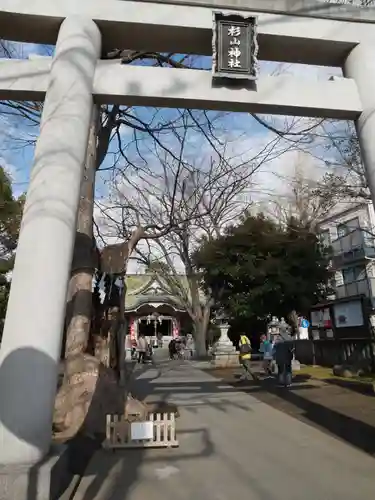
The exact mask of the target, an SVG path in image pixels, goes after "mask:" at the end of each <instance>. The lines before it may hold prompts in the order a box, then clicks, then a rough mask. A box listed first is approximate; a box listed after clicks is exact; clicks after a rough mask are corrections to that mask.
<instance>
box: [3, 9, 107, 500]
mask: <svg viewBox="0 0 375 500" xmlns="http://www.w3.org/2000/svg"><path fill="white" fill-rule="evenodd" d="M100 52H101V34H100V31H99V29H98V27H97V25H96V24H95V23H94V22H93V21H92V20H91V19H87V18H82V17H69V18H66V19H65V20H64V22H63V23H62V25H61V27H60V30H59V35H58V39H57V44H56V51H55V55H54V58H53V61H52V67H51V73H50V82H49V86H48V90H47V94H46V99H45V103H44V109H43V115H42V120H41V126H40V136H39V139H38V142H37V145H36V149H35V159H34V165H33V169H32V173H31V179H30V187H29V190H28V193H27V198H26V204H25V208H24V213H23V217H22V223H21V231H20V236H19V242H18V247H17V255H16V260H15V266H14V271H13V276H12V287H11V291H10V297H9V303H8V310H7V315H6V320H5V327H4V332H3V339H2V344H1V348H0V464H1V469H0V497H1V498H2V499H3V498H13V499H14V500H15V499H17V500H19V499H21V500H23V499H24V498H33V500H34V499H39V498H40V499H43V500H45V499H47V498H48V497H47V496H45V495H46V491H41V490H40V488H41V486H40V485H39V484H34V485H33V484H31V482H32V481H31V479H30V480H29V482H28V484H27V486H25V484H24V482H25V481H24V480H23V479H22V478H21V477H20V481H21V482H18V485H17V484H16V485H14V484H11V479H10V478H8V482H7V478H6V475H5V472H6V470H9V473H10V472H11V470H12V468H13V469H14V468H17V467H18V469H19V471H18V473H19V475H20V476H23V475H24V474H22V471H21V469H22V467H24V468H27V467H29V468H30V467H31V466H34V468H35V467H36V464H38V463H40V462H41V460H43V459H45V457H46V455H47V454H48V452H49V449H50V445H51V430H52V416H53V407H54V400H55V395H56V384H57V374H58V364H59V358H60V350H61V341H62V331H63V325H64V315H65V302H66V293H67V286H68V281H69V275H70V266H71V261H72V253H73V247H74V239H75V229H76V219H77V212H78V204H79V193H80V184H81V179H82V175H83V171H84V161H85V155H86V148H87V141H88V134H89V127H90V120H91V115H92V112H93V97H92V93H93V80H94V74H95V68H96V65H97V61H98V58H99V57H100ZM20 468H21V469H20ZM22 470H24V469H22ZM25 470H26V469H25ZM4 471H5V472H4ZM29 475H30V474H29ZM36 476H37V475H36ZM5 483H7V484H5ZM25 487H26V489H27V490H28V491H26V493H25V492H24V489H25ZM14 488H16V490H14ZM30 488H31V490H32V491H30ZM42 489H43V488H42ZM25 495H26V496H25Z"/></svg>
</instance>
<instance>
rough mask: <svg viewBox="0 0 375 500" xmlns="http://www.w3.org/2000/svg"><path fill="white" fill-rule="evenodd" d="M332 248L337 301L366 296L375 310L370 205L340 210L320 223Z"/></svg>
mask: <svg viewBox="0 0 375 500" xmlns="http://www.w3.org/2000/svg"><path fill="white" fill-rule="evenodd" d="M319 228H320V234H321V238H322V241H323V242H324V243H326V244H327V245H329V246H330V247H331V248H332V254H333V255H332V267H333V269H334V279H333V283H332V285H333V288H334V290H335V297H332V298H336V299H342V298H347V297H354V296H358V295H365V296H366V297H368V298H369V299H370V300H371V303H372V307H373V308H374V309H375V211H374V207H373V205H372V203H371V202H367V201H364V202H361V203H352V204H347V205H346V206H344V207H342V206H341V207H338V208H337V210H336V211H334V212H332V213H331V214H330V215H329V216H328V217H327V218H325V219H324V220H322V221H321V222H320V224H319Z"/></svg>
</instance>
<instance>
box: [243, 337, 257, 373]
mask: <svg viewBox="0 0 375 500" xmlns="http://www.w3.org/2000/svg"><path fill="white" fill-rule="evenodd" d="M238 348H239V351H240V363H241V365H242V367H243V370H244V373H243V375H242V376H241V377H240V381H243V380H249V379H250V378H251V379H252V380H258V377H257V376H256V375H255V373H254V372H253V371H252V369H251V361H250V360H251V342H250V340H249V338H248V337H247V336H246V335H245V334H241V336H240V341H239V345H238Z"/></svg>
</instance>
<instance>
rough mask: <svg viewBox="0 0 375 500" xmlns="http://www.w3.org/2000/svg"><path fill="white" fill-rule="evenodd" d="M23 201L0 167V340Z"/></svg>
mask: <svg viewBox="0 0 375 500" xmlns="http://www.w3.org/2000/svg"><path fill="white" fill-rule="evenodd" d="M23 201H24V200H23V197H21V198H19V199H16V198H15V197H14V195H13V191H12V184H11V181H10V179H9V177H8V175H7V174H6V172H5V170H4V168H3V167H1V166H0V338H1V334H2V331H3V327H4V319H5V314H6V308H7V303H8V296H9V290H10V279H9V273H10V271H11V270H12V269H13V263H14V253H15V250H16V247H17V239H18V232H19V227H20V222H21V215H22V206H23Z"/></svg>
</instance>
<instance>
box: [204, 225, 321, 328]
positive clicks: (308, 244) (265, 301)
mask: <svg viewBox="0 0 375 500" xmlns="http://www.w3.org/2000/svg"><path fill="white" fill-rule="evenodd" d="M195 263H196V266H197V268H198V269H199V270H200V271H201V273H202V279H203V286H204V287H205V288H206V289H209V290H210V291H211V292H213V293H214V296H215V299H216V304H217V305H218V306H220V307H223V308H224V309H225V310H226V311H227V313H228V314H229V315H230V317H231V318H232V319H233V320H238V319H240V318H243V319H246V320H249V321H254V320H259V319H266V318H267V317H268V316H269V315H271V314H275V315H277V316H284V317H287V316H288V315H289V314H290V313H291V312H292V311H297V312H298V313H300V314H306V313H307V312H308V310H309V308H310V307H311V306H312V305H313V304H315V303H317V302H319V301H321V300H323V299H324V298H325V296H326V294H327V283H328V280H329V278H330V274H331V273H330V270H329V267H328V264H329V255H328V253H327V250H326V249H325V248H323V246H322V245H321V244H320V241H319V239H318V237H317V236H316V234H315V233H314V232H312V231H311V229H310V228H309V227H308V226H307V227H305V226H303V225H301V223H300V222H298V221H296V220H293V219H291V220H290V221H289V223H288V224H287V226H285V225H284V226H283V225H279V224H277V223H275V222H274V221H272V220H270V219H268V218H266V217H264V216H263V215H258V216H255V217H254V216H246V217H245V218H244V219H243V220H242V221H241V222H240V223H239V224H238V225H237V226H232V227H230V228H229V229H228V230H227V233H226V234H225V235H224V236H222V237H219V238H217V239H216V240H213V241H210V242H208V241H207V242H203V243H202V245H201V247H200V249H199V250H198V252H197V253H196V255H195Z"/></svg>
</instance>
